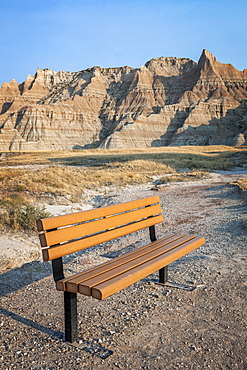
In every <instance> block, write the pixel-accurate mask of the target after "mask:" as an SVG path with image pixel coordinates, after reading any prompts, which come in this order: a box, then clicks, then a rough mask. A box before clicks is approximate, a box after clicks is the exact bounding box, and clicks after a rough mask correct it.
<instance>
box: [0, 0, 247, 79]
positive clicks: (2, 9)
mask: <svg viewBox="0 0 247 370" xmlns="http://www.w3.org/2000/svg"><path fill="white" fill-rule="evenodd" d="M246 41H247V1H246V0H235V1H232V0H190V1H188V0H149V1H147V0H115V1H114V0H60V1H59V0H42V1H41V0H39V1H37V0H1V2H0V45H1V58H0V85H1V84H2V82H10V81H11V79H12V78H15V79H16V80H17V81H18V82H19V83H21V82H23V81H24V80H25V79H26V77H27V75H28V74H31V75H34V74H35V71H36V69H37V68H42V69H43V68H50V69H52V70H54V71H60V70H65V71H71V72H73V71H79V70H83V69H86V68H89V67H93V66H95V65H98V66H101V67H117V66H124V65H129V66H131V67H141V66H142V65H143V64H145V63H146V62H147V61H148V60H150V59H151V58H155V57H160V56H164V57H169V56H173V57H174V56H176V57H186V58H190V59H193V60H194V61H198V59H199V57H200V55H201V53H202V50H203V49H207V50H209V51H210V52H211V53H212V54H214V55H215V56H216V58H217V60H219V61H220V62H222V63H231V64H233V65H234V66H235V67H236V68H237V69H239V70H243V69H245V68H247V45H246Z"/></svg>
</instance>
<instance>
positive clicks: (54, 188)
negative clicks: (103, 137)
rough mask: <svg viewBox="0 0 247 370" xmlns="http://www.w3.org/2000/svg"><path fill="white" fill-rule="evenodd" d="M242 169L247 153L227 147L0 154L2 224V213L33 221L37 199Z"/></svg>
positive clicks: (75, 196) (70, 197) (72, 196)
mask: <svg viewBox="0 0 247 370" xmlns="http://www.w3.org/2000/svg"><path fill="white" fill-rule="evenodd" d="M244 164H247V148H244V147H226V146H205V147H198V146H196V147H193V146H186V147H159V148H145V149H132V150H121V149H119V150H102V149H94V150H81V151H78V150H76V151H61V152H38V153H36V152H29V153H2V154H1V157H0V195H1V200H0V211H1V210H2V215H3V214H5V221H6V207H7V208H8V209H9V210H11V212H12V214H13V213H15V211H16V209H18V208H19V209H23V208H25V207H27V208H25V209H26V213H28V214H30V213H33V214H34V215H35V217H36V216H37V215H36V213H37V211H38V210H37V209H34V208H33V209H31V208H30V207H31V206H32V204H35V202H36V201H37V200H38V199H40V198H41V197H42V196H53V197H59V196H63V197H66V198H67V199H68V200H70V201H71V202H76V201H78V200H80V199H81V198H82V194H83V193H84V191H85V190H86V189H98V188H99V187H103V186H109V185H117V186H125V185H127V184H141V183H146V182H148V181H152V178H153V176H160V183H165V182H170V181H186V180H187V179H190V180H191V179H198V178H201V177H203V176H205V175H206V173H207V172H210V171H215V170H227V169H230V168H232V167H234V166H236V165H238V166H241V165H244ZM168 175H169V176H168ZM12 206H13V207H12ZM11 207H12V208H11ZM33 207H34V206H33ZM4 212H5V213H4ZM8 213H10V211H8ZM23 217H24V218H25V217H26V216H25V215H24V216H23V215H22V218H23ZM1 219H2V221H3V217H1V215H0V222H1ZM5 223H6V222H5Z"/></svg>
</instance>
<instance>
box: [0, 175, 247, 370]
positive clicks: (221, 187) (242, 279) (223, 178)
mask: <svg viewBox="0 0 247 370" xmlns="http://www.w3.org/2000/svg"><path fill="white" fill-rule="evenodd" d="M237 177H238V176H237V175H234V176H233V175H227V174H218V175H214V176H213V177H212V178H211V179H209V180H205V181H201V182H194V183H188V184H182V185H181V184H170V185H168V186H160V187H159V191H157V190H156V191H155V190H152V186H150V185H146V186H139V187H134V186H129V187H127V188H125V189H118V190H117V189H115V190H114V191H110V190H109V189H108V190H107V191H105V192H104V193H101V194H98V195H97V197H94V200H93V201H94V203H98V204H112V203H118V202H121V201H128V200H132V199H136V198H142V197H146V196H151V195H154V194H158V195H159V196H160V199H161V204H162V208H163V211H164V217H165V222H164V223H163V224H160V225H159V226H158V227H157V236H160V237H162V236H164V235H166V234H169V233H170V232H173V231H177V232H189V233H196V234H198V235H201V236H204V237H206V240H207V242H206V244H205V245H204V246H202V247H200V248H198V249H197V250H195V251H193V252H191V253H190V254H189V255H187V256H185V257H183V258H181V259H180V260H179V261H176V262H174V263H172V264H171V265H170V266H169V282H176V283H179V284H187V285H188V284H189V285H191V286H195V287H196V288H195V289H194V290H192V291H190V290H185V289H177V288H173V287H170V286H165V287H164V286H161V285H158V284H156V282H157V281H158V273H156V274H153V275H151V276H149V277H147V278H146V279H144V280H142V281H140V282H138V283H136V284H133V285H132V286H130V287H128V288H126V289H124V290H122V291H121V292H119V293H117V294H115V295H113V296H112V297H109V298H107V299H106V300H105V301H97V300H93V299H91V298H87V297H84V296H81V295H79V297H78V312H79V335H80V345H79V347H80V348H78V347H75V346H72V345H70V344H68V343H65V342H64V340H63V330H64V329H63V295H62V294H61V292H57V291H56V290H55V287H54V282H53V279H52V276H51V266H50V263H43V262H41V260H40V258H38V259H36V260H35V261H32V260H30V261H29V262H28V263H25V264H22V262H23V261H21V260H20V266H17V267H15V268H11V269H6V268H5V270H4V271H3V272H2V274H1V275H0V276H1V286H0V299H1V308H0V328H1V337H0V366H1V369H6V370H7V369H47V370H48V369H49V370H50V369H66V370H67V369H107V370H108V369H134V370H135V369H168V370H169V369H207V368H211V369H214V370H218V369H238V370H239V369H240V370H241V369H245V370H246V369H247V360H246V303H245V299H246V286H247V283H246V252H245V250H246V231H247V229H246V225H245V218H246V214H245V212H246V203H245V201H244V198H243V197H242V195H241V192H239V191H238V188H237V187H235V186H232V185H229V184H228V182H229V181H230V180H231V179H235V178H237ZM241 178H243V175H241ZM146 241H148V231H147V230H144V231H141V232H138V233H137V234H135V235H132V236H131V237H124V238H122V239H120V240H117V241H113V242H108V243H105V244H104V245H102V246H100V247H95V248H92V250H91V251H90V250H89V251H88V250H87V251H83V252H80V253H77V254H75V255H74V256H72V257H67V258H66V269H67V273H68V274H69V273H71V272H76V271H79V270H80V266H81V264H83V266H84V267H85V268H88V267H90V266H93V265H95V264H98V263H100V262H104V261H106V260H109V259H110V258H113V257H115V256H117V255H119V254H121V253H125V252H126V251H128V250H131V249H133V248H134V247H139V246H141V245H142V244H145V242H146ZM28 243H29V241H28V239H27V244H28ZM31 243H33V239H32V241H31ZM20 245H21V246H23V245H24V242H23V240H22V241H21V244H20ZM33 245H35V243H34V244H33ZM36 245H38V244H36ZM33 253H34V255H35V253H36V252H35V248H34V252H33ZM25 261H26V259H24V262H25Z"/></svg>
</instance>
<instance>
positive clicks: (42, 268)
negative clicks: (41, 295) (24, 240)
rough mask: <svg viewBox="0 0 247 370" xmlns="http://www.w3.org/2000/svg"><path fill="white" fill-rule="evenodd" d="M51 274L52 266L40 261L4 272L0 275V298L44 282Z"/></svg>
mask: <svg viewBox="0 0 247 370" xmlns="http://www.w3.org/2000/svg"><path fill="white" fill-rule="evenodd" d="M51 274H52V267H51V264H50V263H44V262H39V261H33V262H30V263H25V264H24V265H22V266H21V267H17V268H15V269H11V270H8V271H6V272H3V273H2V274H0V281H1V284H0V297H3V296H5V295H7V294H9V293H12V292H15V291H16V290H19V289H22V288H24V287H26V286H27V285H29V284H32V283H35V282H36V281H39V280H42V279H44V278H45V277H47V276H50V275H51Z"/></svg>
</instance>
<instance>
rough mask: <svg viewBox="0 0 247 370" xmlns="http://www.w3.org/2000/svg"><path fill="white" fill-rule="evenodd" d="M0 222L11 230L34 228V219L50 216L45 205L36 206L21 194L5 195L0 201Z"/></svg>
mask: <svg viewBox="0 0 247 370" xmlns="http://www.w3.org/2000/svg"><path fill="white" fill-rule="evenodd" d="M0 208H1V211H2V212H1V215H0V222H1V224H2V225H5V226H8V227H10V228H11V229H13V230H15V231H16V230H19V229H23V230H29V231H30V230H35V229H36V220H38V219H39V218H46V217H50V216H51V215H50V213H49V212H47V211H46V210H45V207H42V208H40V207H37V206H34V205H32V204H30V202H29V201H28V200H27V199H26V198H24V197H23V196H21V195H13V196H10V197H5V198H3V199H2V200H1V201H0Z"/></svg>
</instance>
